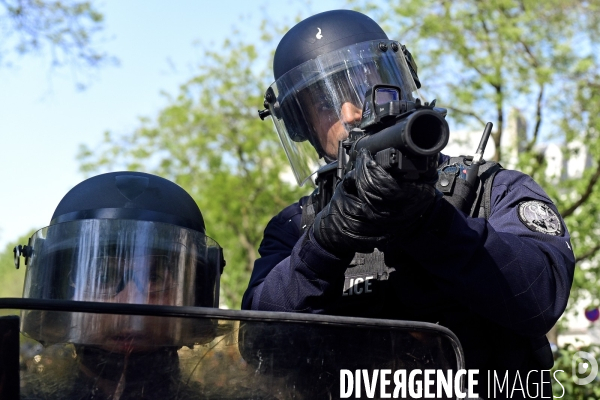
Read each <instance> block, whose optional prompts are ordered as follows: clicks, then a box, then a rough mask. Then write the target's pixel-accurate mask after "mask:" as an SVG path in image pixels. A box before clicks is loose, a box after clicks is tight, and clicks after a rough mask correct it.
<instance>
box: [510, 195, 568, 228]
mask: <svg viewBox="0 0 600 400" xmlns="http://www.w3.org/2000/svg"><path fill="white" fill-rule="evenodd" d="M518 213H519V219H520V220H521V222H522V223H523V224H524V225H525V226H526V227H527V228H529V229H530V230H532V231H534V232H540V233H545V234H546V235H552V236H560V235H562V234H563V227H562V223H561V222H560V218H559V217H558V215H557V214H556V212H554V210H553V209H552V208H550V207H549V206H548V205H547V204H544V203H542V202H541V201H538V200H530V201H522V202H521V203H519V210H518Z"/></svg>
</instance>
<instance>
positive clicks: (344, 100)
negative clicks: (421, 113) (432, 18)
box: [265, 40, 420, 186]
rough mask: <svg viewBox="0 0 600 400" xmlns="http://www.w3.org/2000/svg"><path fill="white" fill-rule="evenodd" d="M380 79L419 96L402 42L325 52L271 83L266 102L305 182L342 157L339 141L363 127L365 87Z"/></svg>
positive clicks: (404, 96) (377, 42)
mask: <svg viewBox="0 0 600 400" xmlns="http://www.w3.org/2000/svg"><path fill="white" fill-rule="evenodd" d="M376 84H388V85H394V86H397V87H399V88H400V91H401V93H400V99H399V100H408V101H414V99H415V98H416V97H420V96H419V94H418V91H417V87H416V85H415V82H414V79H413V76H412V75H411V72H410V68H409V66H408V64H407V62H406V59H405V55H404V53H403V51H402V48H401V46H400V45H399V44H398V43H397V42H394V41H382V40H375V41H370V42H363V43H357V44H354V45H352V46H348V47H344V48H342V49H339V50H337V51H333V52H330V53H327V54H323V55H321V56H319V57H317V58H315V59H313V60H309V61H307V62H305V63H303V64H301V65H299V66H297V67H296V68H294V69H292V70H290V71H288V72H287V73H285V74H284V75H282V76H281V77H280V78H279V79H278V80H277V81H276V82H274V83H273V84H272V85H271V86H270V87H269V89H268V90H267V95H266V96H265V99H266V100H267V101H266V104H268V109H269V111H270V115H271V116H272V118H273V122H274V123H275V128H276V130H277V133H278V135H279V138H280V139H281V143H282V145H283V148H284V149H285V152H286V155H287V156H288V159H289V161H290V165H291V166H292V170H293V172H294V175H295V177H296V180H297V182H298V184H299V185H300V186H302V185H303V184H304V183H305V182H306V181H307V180H308V178H309V177H310V176H311V175H312V174H313V173H314V172H316V171H317V170H318V168H320V167H321V166H323V165H325V164H327V163H329V162H331V161H333V160H335V159H336V158H337V148H338V145H339V141H340V140H343V139H345V138H347V137H348V132H349V131H350V130H351V129H352V128H354V127H358V125H359V123H360V120H361V117H362V108H363V101H364V97H365V92H366V91H367V90H368V89H369V88H371V87H372V86H373V85H376ZM315 149H316V150H317V151H316V152H315Z"/></svg>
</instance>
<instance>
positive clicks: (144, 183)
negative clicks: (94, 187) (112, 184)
mask: <svg viewBox="0 0 600 400" xmlns="http://www.w3.org/2000/svg"><path fill="white" fill-rule="evenodd" d="M115 181H116V186H117V188H118V189H119V192H121V194H122V195H123V196H125V198H127V199H128V200H129V201H133V200H135V199H136V198H137V197H138V196H139V195H140V194H142V193H143V192H144V191H145V190H146V189H147V188H148V184H149V183H150V180H149V179H148V178H146V177H143V176H135V175H119V176H115Z"/></svg>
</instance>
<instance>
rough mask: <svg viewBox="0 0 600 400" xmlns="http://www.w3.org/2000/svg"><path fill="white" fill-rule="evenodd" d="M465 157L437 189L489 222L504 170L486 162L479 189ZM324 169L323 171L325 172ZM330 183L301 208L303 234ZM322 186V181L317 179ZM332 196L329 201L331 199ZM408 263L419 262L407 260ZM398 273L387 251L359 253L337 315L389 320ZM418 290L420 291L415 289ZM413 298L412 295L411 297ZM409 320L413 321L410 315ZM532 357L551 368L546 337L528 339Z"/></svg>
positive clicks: (443, 170)
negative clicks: (467, 174) (464, 172)
mask: <svg viewBox="0 0 600 400" xmlns="http://www.w3.org/2000/svg"><path fill="white" fill-rule="evenodd" d="M469 161H470V160H469V159H468V158H466V157H463V156H461V157H451V158H449V159H448V160H447V161H445V162H444V163H442V164H440V165H439V166H438V176H439V178H438V182H437V183H436V189H437V190H439V191H440V192H442V193H443V194H444V199H445V200H446V201H448V202H449V203H450V204H452V205H453V206H454V207H456V208H457V209H459V210H461V211H463V212H465V213H466V214H467V215H469V216H470V217H473V218H485V219H488V218H489V216H490V211H491V196H492V184H493V181H494V177H495V175H496V174H497V173H498V172H499V171H501V170H502V169H503V167H502V166H501V165H500V164H499V163H496V162H493V161H487V162H485V163H484V164H481V165H480V166H479V171H478V173H477V176H478V178H479V179H478V182H477V187H473V186H472V185H471V184H470V183H469V182H467V181H466V180H465V179H463V178H462V177H461V168H462V167H464V166H465V165H468V164H469ZM326 168H327V166H326V167H324V169H326ZM329 175H330V176H331V179H330V180H331V182H326V183H325V184H324V183H323V181H327V174H325V176H326V177H325V178H324V179H322V181H321V183H320V184H319V188H318V189H316V190H315V191H314V192H313V193H312V194H311V195H310V196H309V197H308V198H307V199H306V202H304V203H303V204H301V206H302V220H301V225H300V226H301V233H303V232H304V231H305V230H306V229H308V227H310V226H311V225H312V223H313V222H314V219H315V215H316V214H317V213H318V212H319V211H320V210H321V209H322V208H323V207H324V206H325V204H324V200H323V197H326V196H320V192H323V190H326V191H328V192H329V194H331V193H332V191H333V189H334V183H333V182H334V180H333V174H331V173H330V174H329ZM317 182H318V183H319V179H317ZM330 197H331V196H329V197H328V198H330ZM405 261H406V262H407V263H410V262H417V261H416V260H405ZM394 271H395V268H394V267H393V266H388V265H386V262H385V254H384V252H381V251H379V250H378V249H375V250H374V251H373V253H356V254H355V255H354V258H353V259H352V261H351V263H350V265H349V267H348V268H347V269H346V272H345V280H344V289H343V291H344V292H343V295H342V297H341V299H340V300H339V302H338V303H339V304H336V305H335V306H334V308H333V309H332V310H330V311H331V312H332V313H334V314H338V315H350V316H362V317H375V318H389V312H390V305H389V303H390V301H389V299H390V297H389V296H388V291H390V290H393V288H392V287H391V285H390V284H389V283H388V278H389V277H390V274H391V273H392V272H394ZM414 290H415V291H419V290H421V288H415V289H414ZM408 296H410V294H408ZM408 319H411V317H410V316H409V318H408ZM529 341H530V343H531V349H532V354H533V356H534V358H535V359H536V360H537V362H538V363H539V365H542V366H544V368H547V369H549V368H550V367H551V366H552V365H553V362H554V361H553V359H552V352H551V351H550V346H549V343H548V340H547V339H546V337H545V336H543V337H540V338H535V339H529Z"/></svg>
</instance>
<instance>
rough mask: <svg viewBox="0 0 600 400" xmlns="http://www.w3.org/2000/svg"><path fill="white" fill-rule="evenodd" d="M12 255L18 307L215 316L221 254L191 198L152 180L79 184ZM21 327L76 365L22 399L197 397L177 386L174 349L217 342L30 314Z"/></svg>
mask: <svg viewBox="0 0 600 400" xmlns="http://www.w3.org/2000/svg"><path fill="white" fill-rule="evenodd" d="M21 251H22V252H23V253H24V255H25V256H26V257H27V273H26V277H25V289H24V293H23V297H26V298H32V299H48V300H76V301H87V302H90V301H91V302H103V303H129V304H132V303H133V304H151V305H157V306H158V305H160V306H203V307H218V298H219V280H220V275H221V273H222V268H223V266H224V261H223V259H222V249H221V248H220V247H219V246H218V244H217V243H216V242H215V241H214V240H213V239H211V238H209V237H208V236H206V234H205V226H204V220H203V217H202V214H201V212H200V210H199V208H198V206H197V204H196V202H195V201H194V200H193V199H192V197H191V196H190V195H189V194H188V193H187V192H186V191H185V190H184V189H182V188H181V187H179V186H178V185H176V184H175V183H173V182H171V181H168V180H166V179H163V178H161V177H158V176H155V175H150V174H146V173H141V172H112V173H107V174H102V175H98V176H95V177H92V178H89V179H87V180H85V181H83V182H81V183H80V184H78V185H77V186H75V187H74V188H73V189H71V190H70V191H69V192H68V193H67V194H66V195H65V196H64V198H63V199H62V200H61V202H60V203H59V204H58V206H57V208H56V211H55V212H54V215H53V216H52V220H51V222H50V225H49V226H48V227H46V228H43V229H41V230H39V231H37V232H36V233H35V234H34V235H33V236H32V237H31V238H30V240H29V245H28V246H25V247H22V248H21ZM22 319H23V323H22V330H23V332H24V333H26V334H27V335H28V336H30V337H32V338H34V339H36V340H38V341H39V342H41V343H43V344H44V345H46V346H48V345H53V344H56V343H74V345H75V350H76V354H75V355H74V357H75V358H76V363H77V368H76V371H75V372H74V373H73V374H72V375H73V376H62V377H61V379H59V380H58V381H57V382H52V385H49V389H50V390H48V387H45V386H44V385H33V384H29V385H27V386H26V387H27V388H28V390H33V391H34V393H24V394H23V396H24V397H25V398H81V399H84V398H90V399H91V398H93V399H109V398H110V399H126V398H136V399H142V398H161V399H163V398H196V397H197V393H196V394H194V393H193V392H192V391H189V392H188V391H186V386H185V385H183V384H182V382H181V379H180V378H181V377H180V368H179V360H178V354H177V350H178V349H179V348H180V347H182V346H184V345H185V346H191V345H193V344H197V343H207V342H210V341H211V340H212V339H213V338H214V337H215V334H216V327H215V326H214V325H213V324H212V323H211V322H210V321H208V320H185V319H172V320H169V321H167V320H166V319H164V318H163V319H161V318H159V317H152V316H135V315H116V314H94V313H83V312H74V313H67V312H56V311H54V312H51V311H39V310H32V311H25V312H24V313H23V316H22ZM167 322H168V323H167ZM63 380H64V382H63ZM59 381H60V382H63V384H61V383H60V382H59ZM36 391H38V392H36ZM39 391H41V392H39Z"/></svg>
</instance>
